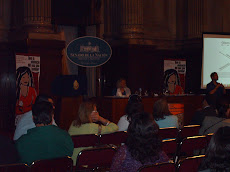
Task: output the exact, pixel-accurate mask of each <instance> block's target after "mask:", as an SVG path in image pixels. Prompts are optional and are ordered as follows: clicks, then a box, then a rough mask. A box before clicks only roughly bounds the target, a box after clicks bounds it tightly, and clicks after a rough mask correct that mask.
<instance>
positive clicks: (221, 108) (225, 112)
mask: <svg viewBox="0 0 230 172" xmlns="http://www.w3.org/2000/svg"><path fill="white" fill-rule="evenodd" d="M229 103H230V102H229V98H228V96H222V97H221V98H220V99H218V101H217V104H216V108H217V111H218V116H219V117H222V118H229V117H230V107H229Z"/></svg>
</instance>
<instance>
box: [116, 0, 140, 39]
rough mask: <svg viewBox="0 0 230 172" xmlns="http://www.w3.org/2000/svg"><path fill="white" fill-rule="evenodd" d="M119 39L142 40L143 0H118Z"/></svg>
mask: <svg viewBox="0 0 230 172" xmlns="http://www.w3.org/2000/svg"><path fill="white" fill-rule="evenodd" d="M120 5H121V8H120V9H121V25H120V27H121V37H122V38H125V39H130V38H143V36H144V28H143V0H120Z"/></svg>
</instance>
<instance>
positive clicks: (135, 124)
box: [126, 112, 161, 163]
mask: <svg viewBox="0 0 230 172" xmlns="http://www.w3.org/2000/svg"><path fill="white" fill-rule="evenodd" d="M158 131H159V126H158V125H157V124H156V122H155V121H154V120H153V117H152V115H151V114H149V113H146V112H141V113H136V114H134V115H133V117H132V120H131V122H130V124H129V127H128V131H127V132H128V137H127V140H126V145H127V147H128V150H129V152H130V153H131V155H132V157H133V158H134V159H136V160H137V161H140V162H141V163H145V162H148V161H151V158H152V157H154V156H158V153H159V152H160V148H161V139H160V138H159V136H158Z"/></svg>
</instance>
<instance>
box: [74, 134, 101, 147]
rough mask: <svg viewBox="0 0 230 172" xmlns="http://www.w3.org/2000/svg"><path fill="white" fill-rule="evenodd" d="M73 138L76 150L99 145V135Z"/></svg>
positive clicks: (75, 136)
mask: <svg viewBox="0 0 230 172" xmlns="http://www.w3.org/2000/svg"><path fill="white" fill-rule="evenodd" d="M71 138H72V141H73V144H74V148H78V147H89V146H97V145H98V144H99V140H98V139H99V138H98V135H97V134H84V135H72V136H71Z"/></svg>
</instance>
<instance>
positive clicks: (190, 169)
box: [178, 155, 205, 172]
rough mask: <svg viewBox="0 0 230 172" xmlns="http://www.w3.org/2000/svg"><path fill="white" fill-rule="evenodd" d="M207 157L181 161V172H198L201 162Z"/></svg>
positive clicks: (189, 158) (179, 166) (194, 157)
mask: <svg viewBox="0 0 230 172" xmlns="http://www.w3.org/2000/svg"><path fill="white" fill-rule="evenodd" d="M204 157H205V155H199V156H193V157H187V158H186V159H184V160H183V161H181V162H180V163H179V165H178V169H179V170H178V171H179V172H184V171H186V172H195V171H198V169H199V166H200V164H201V162H202V161H203V159H204Z"/></svg>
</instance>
